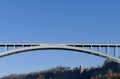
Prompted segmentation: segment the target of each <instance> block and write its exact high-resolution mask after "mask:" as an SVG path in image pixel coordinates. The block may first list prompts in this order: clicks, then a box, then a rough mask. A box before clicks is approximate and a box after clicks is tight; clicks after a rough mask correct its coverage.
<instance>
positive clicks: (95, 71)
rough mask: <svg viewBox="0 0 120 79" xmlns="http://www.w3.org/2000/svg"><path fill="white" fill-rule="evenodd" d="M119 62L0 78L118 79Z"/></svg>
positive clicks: (107, 61)
mask: <svg viewBox="0 0 120 79" xmlns="http://www.w3.org/2000/svg"><path fill="white" fill-rule="evenodd" d="M119 75H120V64H118V63H115V62H113V61H109V60H106V61H105V62H104V64H103V65H102V66H101V67H92V68H84V67H82V66H80V67H78V68H72V69H71V68H70V67H61V66H59V67H56V68H52V69H49V70H46V71H41V72H34V73H29V74H20V75H15V74H13V75H9V76H5V77H2V78H0V79H120V76H119Z"/></svg>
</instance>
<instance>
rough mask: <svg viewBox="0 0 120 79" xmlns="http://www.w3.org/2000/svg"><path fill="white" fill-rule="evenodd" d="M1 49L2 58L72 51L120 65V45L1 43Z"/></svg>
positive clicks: (0, 55)
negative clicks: (55, 51) (119, 52)
mask: <svg viewBox="0 0 120 79" xmlns="http://www.w3.org/2000/svg"><path fill="white" fill-rule="evenodd" d="M0 47H4V48H5V51H3V52H1V53H0V57H5V56H8V55H12V54H17V53H22V52H26V51H33V50H48V49H49V50H51V49H52V50H54V49H55V50H56V49H57V50H70V51H77V52H83V53H87V54H93V55H97V56H100V57H104V58H109V59H111V60H113V61H115V62H118V63H120V58H118V56H117V52H118V48H119V47H120V44H101V43H100V44H92V43H91V44H88V43H80V44H69V43H68V44H60V43H59V44H54V43H52V44H49V43H47V44H44V43H43V44H41V43H0ZM9 47H12V48H13V49H8V48H9ZM18 47H19V48H18ZM93 48H94V49H93ZM102 48H105V49H106V51H105V52H101V50H102ZM110 48H112V49H114V56H113V55H111V54H109V52H110ZM96 49H97V50H96Z"/></svg>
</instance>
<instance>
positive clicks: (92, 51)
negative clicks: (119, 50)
mask: <svg viewBox="0 0 120 79" xmlns="http://www.w3.org/2000/svg"><path fill="white" fill-rule="evenodd" d="M47 49H49V50H50V49H52V50H54V49H57V50H70V51H78V52H83V53H88V54H93V55H97V56H100V57H104V58H110V59H112V60H113V61H115V62H118V63H120V59H119V58H117V57H114V56H111V55H108V54H105V53H102V52H98V51H94V50H91V49H87V48H81V47H72V46H63V45H51V46H50V45H43V46H32V47H23V48H18V49H13V50H8V51H5V52H2V53H0V57H5V56H8V55H12V54H17V53H22V52H26V51H34V50H47Z"/></svg>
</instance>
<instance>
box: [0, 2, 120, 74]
mask: <svg viewBox="0 0 120 79" xmlns="http://www.w3.org/2000/svg"><path fill="white" fill-rule="evenodd" d="M119 34H120V0H0V42H41V43H46V42H47V43H52V42H53V43H54V42H55V43H57V42H59V43H64V42H65V43H66V42H67V43H69V42H70V43H77V42H78V43H81V42H88V43H91V42H93V43H106V42H107V43H109V42H110V43H111V42H113V43H114V42H115V43H117V42H119V43H120V37H119ZM103 61H104V59H103V58H101V57H97V56H93V55H89V54H84V53H78V52H72V51H61V50H54V51H53V50H44V51H43V50H42V51H32V52H26V53H21V54H16V55H11V56H7V57H4V58H0V76H3V75H7V74H11V73H17V74H19V73H26V72H34V71H39V70H45V69H49V68H52V67H56V66H70V67H79V66H80V65H84V66H87V67H89V66H94V65H101V64H102V63H103Z"/></svg>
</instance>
